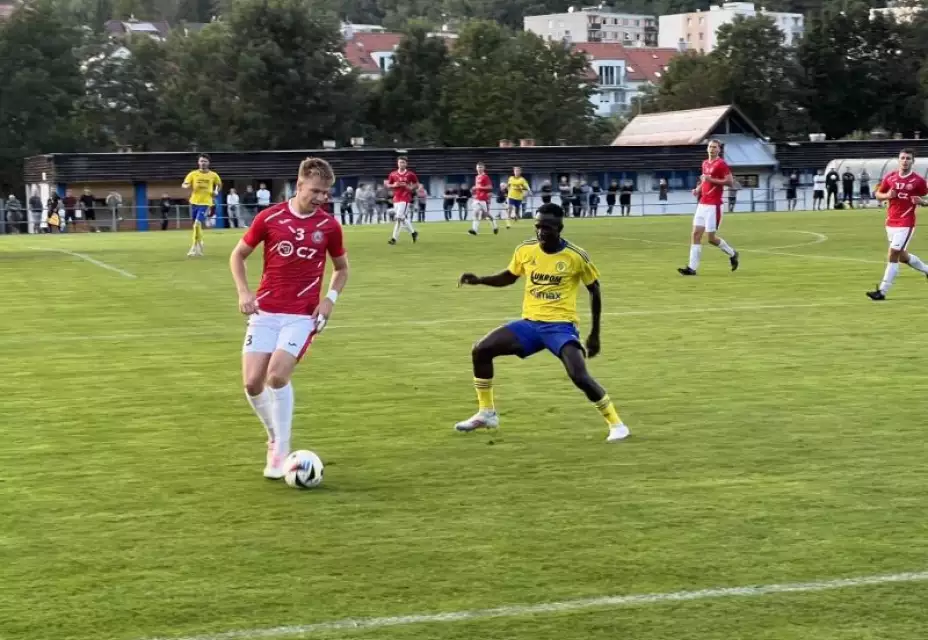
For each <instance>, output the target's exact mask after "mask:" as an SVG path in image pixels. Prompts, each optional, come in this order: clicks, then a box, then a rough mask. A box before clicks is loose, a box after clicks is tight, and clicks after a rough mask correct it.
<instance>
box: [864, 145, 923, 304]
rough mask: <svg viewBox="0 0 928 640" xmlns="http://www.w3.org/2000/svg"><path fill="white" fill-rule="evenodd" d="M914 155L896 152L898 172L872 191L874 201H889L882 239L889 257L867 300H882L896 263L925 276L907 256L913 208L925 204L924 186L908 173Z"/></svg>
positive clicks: (916, 260) (919, 265)
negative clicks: (885, 243) (873, 192)
mask: <svg viewBox="0 0 928 640" xmlns="http://www.w3.org/2000/svg"><path fill="white" fill-rule="evenodd" d="M914 164H915V152H914V151H912V149H903V150H902V151H900V152H899V169H898V170H896V171H893V172H892V173H890V174H887V175H886V177H885V178H883V182H882V183H880V186H879V188H878V189H877V190H876V199H877V200H880V201H884V200H886V201H889V207H888V210H887V212H886V238H887V239H888V240H889V256H888V257H887V259H886V260H887V264H886V271H885V272H884V273H883V280H882V282H880V286H878V287H877V288H876V290H874V291H868V292H867V296H868V297H869V298H870V299H871V300H885V299H886V292H887V291H889V288H890V287H892V286H893V280H895V279H896V275H897V274H898V273H899V263H900V262H904V263H905V264H907V265H909V266H910V267H912V268H913V269H915V270H916V271H920V272H922V273H924V274H926V275H928V265H925V263H924V262H922V261H921V259H920V258H919V257H918V256H916V255H913V254H911V253H909V251H908V249H909V243H910V242H911V241H912V236H913V235H915V209H916V208H918V205H920V204H922V205H924V204H928V198H926V197H925V196H928V184H926V183H925V179H924V178H922V177H921V176H920V175H918V174H917V173H915V172H914V171H913V170H912V165H914Z"/></svg>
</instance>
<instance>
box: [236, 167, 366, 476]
mask: <svg viewBox="0 0 928 640" xmlns="http://www.w3.org/2000/svg"><path fill="white" fill-rule="evenodd" d="M334 182H335V175H334V174H333V172H332V167H331V166H329V163H328V162H326V161H325V160H322V159H320V158H307V159H306V160H304V161H303V162H302V163H301V164H300V172H299V174H298V177H297V183H296V194H295V195H294V196H293V197H292V198H291V199H290V200H289V201H287V202H284V203H281V204H276V205H274V206H272V207H270V208H268V209H265V210H264V211H262V212H261V213H259V214H258V215H257V216H255V219H254V221H253V222H252V223H251V227H249V229H248V231H247V232H246V233H245V236H244V237H243V238H242V239H241V240H239V242H238V245H237V246H236V247H235V250H233V251H232V256H231V257H230V258H229V266H230V268H231V269H232V278H233V279H234V280H235V286H236V288H237V289H238V307H239V310H240V311H241V312H242V313H244V314H245V315H247V316H248V329H247V330H246V332H245V344H244V346H243V347H242V377H243V378H244V380H245V393H246V395H247V396H248V402H249V403H250V404H251V407H252V409H254V411H255V413H256V414H257V415H258V418H259V419H260V420H261V423H262V424H263V425H264V428H265V429H266V430H267V436H268V446H267V464H266V466H265V467H264V477H266V478H272V479H278V478H282V477H283V476H284V468H283V463H284V459H285V458H286V457H287V454H289V453H290V427H291V424H292V422H293V387H292V386H291V384H290V378H291V377H292V376H293V370H294V368H295V367H296V364H297V362H299V361H300V359H301V358H302V357H303V355H304V354H305V353H306V350H307V349H308V348H309V345H310V343H312V341H313V338H315V337H316V336H317V335H319V334H320V333H321V332H322V330H323V328H324V327H325V324H326V322H327V321H328V319H329V316H330V315H331V314H332V309H333V308H334V306H335V301H336V300H337V299H338V296H339V294H340V293H341V292H342V290H343V289H344V288H345V283H346V282H347V281H348V256H347V255H346V253H345V246H344V244H343V243H342V228H341V226H339V224H338V221H336V220H335V218H334V217H333V216H331V215H330V214H328V213H326V212H325V211H324V210H323V208H322V207H323V205H324V204H325V203H326V201H327V200H328V197H329V189H330V188H331V187H332V184H333V183H334ZM262 242H263V243H264V271H263V272H262V274H261V284H260V285H259V286H258V291H257V293H253V292H252V291H251V289H250V288H249V287H248V277H247V275H246V273H245V259H246V258H248V256H250V255H251V253H252V252H253V251H254V250H255V248H256V247H257V246H258V245H259V244H261V243H262ZM326 254H328V255H329V256H331V258H332V264H333V266H334V267H335V270H334V272H333V273H332V279H331V280H330V282H329V292H328V294H327V295H326V296H325V297H322V296H321V295H320V293H321V291H322V278H323V276H324V275H325V261H326Z"/></svg>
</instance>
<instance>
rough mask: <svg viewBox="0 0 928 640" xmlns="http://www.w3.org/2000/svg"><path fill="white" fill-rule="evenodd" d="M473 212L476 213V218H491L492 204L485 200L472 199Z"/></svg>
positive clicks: (471, 208) (471, 207)
mask: <svg viewBox="0 0 928 640" xmlns="http://www.w3.org/2000/svg"><path fill="white" fill-rule="evenodd" d="M470 210H471V213H473V214H474V218H475V219H477V220H480V219H482V218H489V217H491V216H490V206H489V204H488V203H486V202H484V201H483V200H471V203H470Z"/></svg>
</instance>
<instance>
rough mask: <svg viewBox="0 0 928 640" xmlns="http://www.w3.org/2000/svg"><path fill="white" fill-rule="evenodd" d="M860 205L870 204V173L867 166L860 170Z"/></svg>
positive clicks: (867, 205)
mask: <svg viewBox="0 0 928 640" xmlns="http://www.w3.org/2000/svg"><path fill="white" fill-rule="evenodd" d="M860 206H861V207H869V206H870V174H869V173H867V168H866V167H864V168H863V170H862V171H861V172H860Z"/></svg>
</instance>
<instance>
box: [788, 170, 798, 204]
mask: <svg viewBox="0 0 928 640" xmlns="http://www.w3.org/2000/svg"><path fill="white" fill-rule="evenodd" d="M798 194H799V174H797V173H796V172H795V171H793V172H792V173H791V174H789V178H787V180H786V209H787V210H788V211H795V210H796V199H797V196H798Z"/></svg>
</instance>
